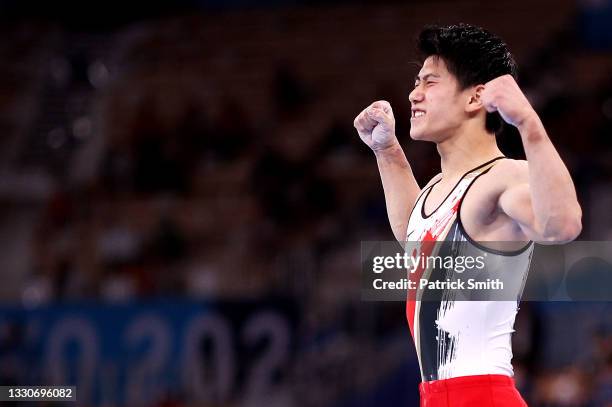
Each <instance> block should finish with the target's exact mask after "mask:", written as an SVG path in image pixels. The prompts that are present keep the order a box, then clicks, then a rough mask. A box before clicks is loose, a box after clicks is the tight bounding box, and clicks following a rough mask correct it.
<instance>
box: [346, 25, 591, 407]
mask: <svg viewBox="0 0 612 407" xmlns="http://www.w3.org/2000/svg"><path fill="white" fill-rule="evenodd" d="M418 50H419V51H420V53H421V54H422V56H423V64H422V68H421V69H420V72H419V74H418V76H417V77H416V81H415V87H414V90H413V91H412V92H411V93H410V96H409V99H410V102H411V105H412V117H411V120H410V123H411V127H410V137H411V138H412V139H414V140H423V141H430V142H434V143H436V146H437V150H438V153H439V154H440V160H441V161H440V163H441V170H442V171H441V173H440V174H438V175H437V176H435V177H434V178H433V179H432V180H430V181H429V183H427V184H426V185H425V187H424V188H420V187H419V184H418V183H417V181H416V180H415V178H414V176H413V174H412V170H411V168H410V164H409V163H408V161H407V160H406V156H405V155H404V152H403V150H402V148H401V147H400V145H399V143H398V140H397V138H396V135H395V130H394V127H395V120H394V117H393V112H392V110H391V106H390V105H389V103H387V102H385V101H377V102H374V103H372V104H371V105H370V106H368V107H367V108H366V109H364V110H363V111H362V112H361V113H360V114H359V115H358V116H357V117H356V118H355V122H354V125H355V128H356V129H357V132H358V133H359V136H360V137H361V139H362V140H363V142H364V143H366V144H367V145H368V146H369V147H370V148H371V149H372V150H373V151H374V154H375V156H376V160H377V163H378V168H379V171H380V176H381V179H382V183H383V189H384V193H385V199H386V205H387V212H388V216H389V221H390V223H391V228H392V230H393V234H394V235H395V237H396V239H397V240H399V241H402V242H403V241H411V242H417V243H419V244H421V246H420V247H421V249H422V250H424V251H423V254H425V255H429V254H432V253H431V252H432V251H434V250H440V249H439V248H438V249H435V248H433V247H432V245H429V246H425V245H423V242H429V243H432V242H434V243H435V242H444V241H453V242H457V243H456V244H457V245H458V250H459V251H461V252H466V251H471V252H474V253H481V254H483V255H484V256H485V257H486V258H487V266H491V265H492V264H494V265H495V266H496V267H501V268H503V269H504V270H509V271H511V272H510V273H508V274H509V275H510V276H511V278H516V279H522V280H523V281H524V279H525V277H526V275H527V271H528V268H529V261H530V257H531V252H532V249H533V244H532V242H534V241H535V242H539V243H544V244H556V243H563V242H568V241H571V240H573V239H575V238H576V237H577V236H578V234H579V233H580V231H581V228H582V226H581V216H582V215H581V209H580V205H579V204H578V201H577V199H576V192H575V188H574V185H573V183H572V179H571V177H570V174H569V172H568V170H567V168H566V167H565V165H564V164H563V161H562V160H561V158H560V157H559V154H558V153H557V151H556V150H555V147H554V146H553V144H552V142H551V140H550V139H549V137H548V135H547V134H546V131H545V129H544V126H543V125H542V122H541V121H540V119H539V117H538V115H537V113H536V112H535V111H534V109H533V108H532V107H531V105H530V104H529V102H528V100H527V99H526V97H525V96H524V94H523V93H522V92H521V90H520V88H519V87H518V85H517V83H516V64H515V62H514V59H513V57H512V55H511V54H510V52H509V51H508V49H507V47H506V45H505V44H504V43H503V42H502V41H501V40H500V39H499V38H498V37H496V36H495V35H493V34H491V33H490V32H488V31H486V30H484V29H481V28H478V27H474V26H471V25H467V24H460V25H452V26H446V27H427V28H426V29H424V30H423V31H422V32H421V33H420V35H419V38H418ZM502 120H503V121H505V122H506V123H509V124H511V125H513V126H516V127H517V129H518V130H519V133H520V135H521V139H522V143H523V147H524V149H525V153H526V157H527V160H526V161H523V160H513V159H509V158H506V157H504V155H503V154H502V152H501V151H500V150H499V148H498V146H497V143H496V139H495V133H497V132H499V131H500V128H501V125H502V124H503V121H502ZM468 192H469V193H468ZM493 242H506V243H505V244H504V245H503V246H500V244H499V243H498V244H495V243H493ZM509 242H511V243H509ZM453 244H455V243H453ZM427 250H429V252H426V251H427ZM453 250H454V249H453ZM438 254H439V253H438ZM454 254H455V255H456V252H454ZM442 272H443V273H444V272H447V273H448V272H452V270H443V271H442ZM436 273H438V274H436ZM439 273H440V271H439V270H430V269H420V270H418V271H417V273H415V275H414V276H412V275H411V279H413V278H416V279H419V278H427V279H440V274H439ZM446 294H449V293H446ZM446 294H445V295H443V296H442V298H439V299H438V300H437V301H424V298H426V297H425V296H426V295H427V292H425V290H418V291H417V292H416V293H415V292H410V293H409V295H408V300H407V304H406V316H407V318H408V322H409V326H410V331H411V334H412V336H413V339H414V343H415V346H416V350H417V355H418V357H419V364H420V368H421V376H422V383H421V384H420V387H419V388H420V392H421V406H428V407H431V406H434V407H435V406H446V407H459V406H481V407H482V406H493V405H495V406H498V407H499V406H524V405H526V404H525V402H524V401H523V399H522V398H521V396H520V394H519V393H518V392H517V390H516V388H515V386H514V382H513V379H512V376H513V371H512V365H511V358H512V349H511V345H510V343H511V333H512V332H513V325H514V319H515V316H516V312H517V310H518V301H454V302H453V301H450V300H449V299H448V298H450V297H449V296H448V295H446ZM451 294H452V293H451ZM518 295H519V296H520V293H518ZM451 297H452V295H451Z"/></svg>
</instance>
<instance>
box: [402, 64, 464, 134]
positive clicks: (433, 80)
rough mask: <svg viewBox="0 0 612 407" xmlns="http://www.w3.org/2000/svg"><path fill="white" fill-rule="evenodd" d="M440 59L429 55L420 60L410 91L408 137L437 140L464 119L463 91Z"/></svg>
mask: <svg viewBox="0 0 612 407" xmlns="http://www.w3.org/2000/svg"><path fill="white" fill-rule="evenodd" d="M458 89H459V86H458V83H457V80H456V78H455V77H454V76H453V75H452V74H451V73H450V72H448V70H447V69H446V64H445V62H444V60H443V59H441V58H438V57H435V56H430V57H428V58H427V59H426V60H425V62H424V63H423V67H422V68H421V70H420V71H419V74H418V75H417V78H416V80H415V87H414V90H413V91H412V92H410V96H409V99H410V103H411V105H412V111H411V118H410V137H411V138H413V139H414V140H425V141H433V142H440V141H443V140H444V139H446V138H448V137H449V136H451V135H452V134H453V133H454V132H455V130H456V129H457V128H458V127H460V126H461V124H462V123H463V121H464V120H465V110H464V103H465V101H464V96H465V95H464V94H463V92H459V90H458Z"/></svg>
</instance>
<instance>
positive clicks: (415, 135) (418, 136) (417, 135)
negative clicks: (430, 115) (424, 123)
mask: <svg viewBox="0 0 612 407" xmlns="http://www.w3.org/2000/svg"><path fill="white" fill-rule="evenodd" d="M410 138H411V139H413V140H418V141H427V135H426V134H425V133H424V132H422V131H412V130H411V131H410Z"/></svg>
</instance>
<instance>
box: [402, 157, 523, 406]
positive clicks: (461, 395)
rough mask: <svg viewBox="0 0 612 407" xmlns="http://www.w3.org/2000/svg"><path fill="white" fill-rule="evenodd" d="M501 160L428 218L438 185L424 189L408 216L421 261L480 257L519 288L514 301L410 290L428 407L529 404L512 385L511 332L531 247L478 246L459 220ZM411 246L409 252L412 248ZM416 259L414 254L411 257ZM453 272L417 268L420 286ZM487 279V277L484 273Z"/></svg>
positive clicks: (469, 177)
mask: <svg viewBox="0 0 612 407" xmlns="http://www.w3.org/2000/svg"><path fill="white" fill-rule="evenodd" d="M503 158H505V157H497V158H495V159H493V160H491V161H488V162H486V163H484V164H482V165H479V166H478V167H476V168H474V169H472V170H470V171H468V172H467V173H465V174H464V175H463V176H462V177H461V178H460V180H459V181H458V182H457V183H456V184H455V186H454V188H453V189H452V190H451V192H450V193H449V194H448V195H447V196H446V198H445V199H444V201H443V202H442V203H441V204H440V205H439V206H438V208H436V209H435V210H434V211H433V212H432V213H430V214H426V213H425V212H426V211H425V202H426V200H427V197H428V196H429V193H430V192H431V189H432V188H433V186H434V185H435V184H436V183H437V182H439V181H436V182H435V183H433V184H432V185H430V186H429V187H427V188H426V189H424V190H423V191H422V192H421V194H420V195H419V197H418V198H417V201H416V203H415V205H414V208H413V210H412V212H411V214H410V219H409V223H408V229H407V236H406V240H407V242H408V243H407V250H412V251H413V252H412V255H413V256H414V255H415V254H420V255H421V256H441V257H446V256H453V257H456V256H482V257H481V258H482V259H484V267H485V269H497V270H511V273H506V274H507V277H506V278H510V279H512V280H514V281H513V283H514V285H513V286H514V287H517V289H516V290H515V291H516V292H512V295H516V300H514V297H513V298H512V299H511V300H503V301H502V300H499V301H495V300H484V301H483V300H471V301H466V300H458V299H457V292H456V291H455V290H451V289H448V290H430V289H428V288H427V287H424V288H419V289H417V290H409V293H408V298H407V302H406V317H407V319H408V324H409V326H410V332H411V334H412V337H413V339H414V344H415V347H416V351H417V356H418V359H419V365H420V369H421V379H422V383H421V384H420V386H419V390H420V393H421V406H422V407H442V406H444V407H463V406H479V407H486V406H497V407H499V406H508V407H510V406H526V404H525V402H524V401H523V399H522V398H521V396H520V394H519V393H518V391H517V390H516V388H515V386H514V380H513V378H512V377H513V370H512V364H511V359H512V348H511V334H512V332H514V330H513V325H514V320H515V317H516V313H517V311H518V304H519V302H520V296H521V294H522V289H523V287H524V283H525V280H526V278H527V273H528V270H529V264H530V261H531V256H532V253H533V242H529V243H527V244H526V245H525V246H524V247H522V248H521V249H519V250H514V251H499V250H493V249H490V248H487V247H485V246H483V245H481V244H479V243H477V242H475V241H474V240H473V239H472V238H471V237H470V236H468V234H467V233H466V232H465V229H464V227H463V224H462V222H461V216H460V211H461V203H462V201H463V198H464V196H465V194H466V193H467V192H468V190H469V189H470V188H471V187H472V185H473V183H474V181H476V180H477V179H478V177H480V176H481V175H483V174H485V173H486V172H487V171H489V170H490V169H491V168H492V167H493V166H494V165H495V164H496V163H497V162H498V161H499V160H500V159H503ZM408 247H409V249H408ZM409 254H410V253H409ZM453 273H455V270H454V269H453V268H452V267H446V268H445V267H429V268H428V266H423V265H421V267H418V268H417V269H416V270H414V272H412V273H410V274H409V279H410V280H411V281H415V283H417V286H418V282H419V281H420V280H421V279H427V281H445V280H448V278H449V277H451V278H452V276H453ZM483 275H486V273H483Z"/></svg>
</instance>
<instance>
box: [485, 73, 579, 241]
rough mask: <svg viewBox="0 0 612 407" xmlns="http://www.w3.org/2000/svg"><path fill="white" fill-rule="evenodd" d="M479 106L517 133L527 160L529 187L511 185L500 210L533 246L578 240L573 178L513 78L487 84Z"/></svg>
mask: <svg viewBox="0 0 612 407" xmlns="http://www.w3.org/2000/svg"><path fill="white" fill-rule="evenodd" d="M481 100H482V102H483V104H484V106H485V108H486V109H487V111H488V112H493V111H497V112H499V113H500V115H501V116H502V118H503V119H504V120H505V121H506V122H508V123H510V124H512V125H514V126H516V127H517V128H518V130H519V133H520V135H521V139H522V142H523V147H524V149H525V155H526V157H527V163H528V175H527V180H526V181H527V182H521V181H520V180H519V181H518V182H512V183H510V184H509V185H508V186H507V188H506V189H505V190H504V191H503V192H502V193H501V194H500V196H499V201H498V206H499V208H500V209H501V210H502V211H503V212H504V213H505V214H507V215H508V216H509V217H510V218H512V219H513V220H514V221H515V222H517V224H518V225H519V227H520V228H521V230H522V231H523V232H524V233H525V235H526V236H527V237H528V238H529V239H530V240H534V241H537V242H541V243H562V242H569V241H572V240H574V239H575V238H576V237H577V236H578V235H579V234H580V232H581V230H582V210H581V209H580V204H579V203H578V199H577V197H576V189H575V187H574V183H573V182H572V178H571V176H570V173H569V171H568V169H567V167H566V166H565V164H564V163H563V160H562V159H561V157H560V156H559V153H558V152H557V150H556V149H555V147H554V145H553V144H552V142H551V140H550V138H549V137H548V135H547V134H546V130H545V129H544V125H543V124H542V121H541V120H540V118H539V117H538V114H537V113H536V112H535V110H534V109H533V108H532V107H531V104H530V103H529V101H528V100H527V98H526V97H525V95H524V94H523V92H522V91H521V90H520V88H519V86H518V84H517V83H516V81H515V80H514V78H513V77H512V76H510V75H505V76H502V77H499V78H496V79H494V80H492V81H490V82H488V83H487V84H486V85H485V88H484V90H483V91H482V94H481Z"/></svg>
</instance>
